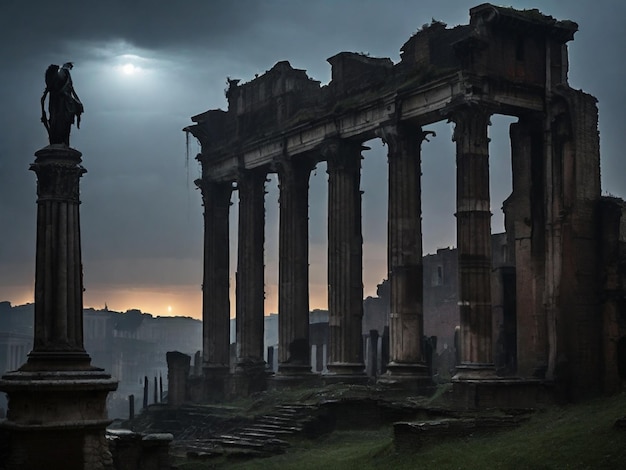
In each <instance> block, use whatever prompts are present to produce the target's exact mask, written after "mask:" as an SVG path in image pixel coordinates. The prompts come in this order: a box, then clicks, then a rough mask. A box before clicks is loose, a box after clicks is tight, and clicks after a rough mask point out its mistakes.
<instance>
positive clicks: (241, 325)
mask: <svg viewBox="0 0 626 470" xmlns="http://www.w3.org/2000/svg"><path fill="white" fill-rule="evenodd" d="M265 177H266V173H265V171H264V170H243V171H242V172H241V173H240V174H239V176H238V179H237V188H238V190H239V244H238V253H237V286H236V296H237V300H236V310H237V319H236V325H237V369H238V370H239V372H246V373H248V372H249V373H252V372H254V373H256V372H258V371H259V370H262V369H263V368H264V366H265V361H264V360H263V315H264V300H265V291H264V285H263V282H264V265H263V243H264V240H265V233H264V226H265Z"/></svg>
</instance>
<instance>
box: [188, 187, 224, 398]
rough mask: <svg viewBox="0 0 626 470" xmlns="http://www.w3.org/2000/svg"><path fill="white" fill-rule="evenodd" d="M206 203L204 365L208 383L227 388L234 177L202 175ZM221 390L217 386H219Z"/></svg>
mask: <svg viewBox="0 0 626 470" xmlns="http://www.w3.org/2000/svg"><path fill="white" fill-rule="evenodd" d="M196 185H197V186H198V187H199V188H200V190H201V191H202V202H203V205H204V273H203V281H202V367H203V371H204V374H205V376H206V377H207V385H209V386H210V387H211V388H217V389H221V390H223V386H221V385H220V384H217V383H215V382H216V381H219V382H221V381H222V380H223V377H224V376H225V375H227V374H228V371H229V363H230V297H229V295H230V293H229V289H230V281H229V223H228V222H229V220H228V215H229V210H230V204H231V203H230V198H231V195H232V192H233V185H232V183H231V182H230V181H227V182H222V181H210V180H207V179H199V180H197V181H196ZM216 391H217V390H216Z"/></svg>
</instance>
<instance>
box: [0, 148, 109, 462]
mask: <svg viewBox="0 0 626 470" xmlns="http://www.w3.org/2000/svg"><path fill="white" fill-rule="evenodd" d="M35 155H36V160H35V163H33V164H32V165H31V170H33V171H34V172H35V173H36V174H37V195H38V199H37V253H36V266H35V324H34V340H33V350H32V351H31V353H30V354H29V355H28V361H27V362H26V363H25V364H24V365H23V366H22V367H20V369H19V370H17V371H14V372H9V373H7V374H5V375H4V376H2V379H1V380H0V390H2V391H4V392H6V393H7V396H8V399H9V409H8V413H7V420H6V421H4V422H3V423H2V427H3V428H4V429H5V430H7V431H8V432H9V435H10V450H11V455H10V456H9V461H8V463H7V465H8V468H15V469H17V468H59V469H60V468H64V469H101V468H102V469H104V468H107V467H106V466H105V465H106V463H107V462H109V461H110V459H111V456H110V453H109V450H108V444H107V442H106V439H105V436H104V433H105V428H106V426H107V425H108V424H109V423H110V421H109V420H108V418H107V411H106V397H107V395H108V393H109V392H111V391H113V390H115V389H116V388H117V381H115V380H113V379H112V378H111V376H110V375H108V374H106V373H105V372H104V371H103V370H102V369H99V368H96V367H93V366H91V359H90V357H89V355H88V354H87V353H86V352H85V348H84V346H83V280H82V263H81V246H80V224H79V204H80V201H79V179H80V177H81V175H82V174H83V173H85V169H84V168H83V167H82V166H81V153H80V152H79V151H77V150H74V149H72V148H70V147H67V146H65V145H63V144H57V145H50V146H48V147H45V148H43V149H41V150H39V151H38V152H36V154H35Z"/></svg>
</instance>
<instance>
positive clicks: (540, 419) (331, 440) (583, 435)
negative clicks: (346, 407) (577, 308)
mask: <svg viewBox="0 0 626 470" xmlns="http://www.w3.org/2000/svg"><path fill="white" fill-rule="evenodd" d="M625 416H626V394H621V395H616V396H612V397H604V398H599V399H594V400H592V401H588V402H585V403H580V404H576V405H569V406H565V407H554V408H551V409H549V410H546V411H539V412H536V413H535V414H533V415H532V417H531V418H530V419H529V420H528V421H527V422H525V423H524V424H522V425H521V427H519V428H516V429H512V430H507V431H502V432H500V433H497V434H482V435H481V434H477V435H472V436H470V437H466V438H450V439H446V440H442V442H440V443H436V444H433V445H430V446H428V447H425V448H423V449H422V450H420V451H419V452H417V451H416V452H404V453H398V452H396V451H395V449H394V446H393V441H392V433H393V429H392V427H391V426H385V427H382V428H380V429H377V430H361V431H359V430H351V431H335V432H333V433H331V434H328V435H325V436H322V437H321V438H318V439H315V440H306V439H302V440H298V441H297V442H294V445H293V446H292V447H291V448H289V449H288V450H287V453H285V454H282V455H277V456H274V457H270V458H265V459H254V460H250V461H244V462H236V461H232V460H231V461H228V462H222V463H221V465H220V464H218V466H220V467H221V466H222V465H224V467H227V468H232V469H281V470H286V469H297V470H306V469H329V470H330V469H333V470H334V469H359V470H361V469H363V470H365V469H381V468H382V469H390V470H391V469H393V470H396V469H415V468H428V469H533V470H534V469H620V468H626V429H624V428H618V427H616V426H615V422H616V420H617V419H619V418H623V417H625ZM216 463H217V462H213V463H211V464H209V463H208V462H207V463H201V462H189V463H186V464H182V465H180V467H179V468H180V469H181V470H192V469H194V470H196V469H197V470H199V469H204V468H215V467H213V465H215V464H216Z"/></svg>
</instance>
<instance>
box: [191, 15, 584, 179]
mask: <svg viewBox="0 0 626 470" xmlns="http://www.w3.org/2000/svg"><path fill="white" fill-rule="evenodd" d="M502 25H505V26H506V28H502ZM577 27H578V26H577V24H576V23H574V22H571V21H557V20H555V19H554V18H552V17H550V16H546V15H543V14H541V13H539V11H538V10H524V11H520V10H514V9H512V8H503V7H496V6H493V5H490V4H482V5H479V6H477V7H474V8H472V9H471V10H470V23H469V24H468V25H460V26H456V27H454V28H450V29H448V28H446V26H445V25H444V24H443V23H441V22H436V21H434V22H433V23H431V25H429V26H428V27H426V28H422V29H420V30H419V31H418V32H417V33H416V34H415V35H413V36H412V37H411V38H410V39H409V40H408V41H407V42H406V43H405V44H404V45H403V46H402V48H401V52H402V57H401V60H400V62H399V63H397V64H393V63H392V62H391V60H390V59H388V58H382V59H381V58H371V57H369V56H367V55H364V54H361V53H351V52H340V53H338V54H336V55H335V56H333V57H331V58H329V59H328V61H329V62H330V63H331V65H332V76H333V79H332V80H331V82H330V83H329V84H328V85H326V86H323V87H320V85H319V82H318V81H315V80H312V79H311V78H309V77H308V76H307V75H306V72H305V71H304V70H300V69H293V68H292V67H291V65H290V64H289V62H286V61H281V62H278V63H277V64H276V65H275V66H274V67H272V69H271V70H270V71H268V72H267V73H266V74H263V75H261V76H258V77H256V78H255V79H253V80H252V81H250V82H248V83H245V84H242V85H240V84H239V80H229V84H230V88H229V89H228V90H227V97H228V100H229V106H228V111H223V110H219V109H214V110H210V111H206V112H204V113H201V114H198V115H196V116H193V117H192V121H193V122H195V124H194V125H191V126H188V127H186V128H185V129H184V130H185V131H186V132H189V133H191V134H192V135H194V136H195V137H196V138H197V139H198V140H199V141H200V143H201V145H202V154H201V155H200V156H199V160H200V161H201V162H202V163H203V166H204V167H205V168H204V170H206V171H205V174H211V175H212V176H214V177H216V178H218V179H221V178H230V177H232V175H230V174H229V173H230V171H229V170H228V167H231V168H232V167H241V165H242V164H243V166H244V168H251V167H256V166H260V165H264V164H268V163H271V161H272V159H273V158H276V157H277V156H281V155H284V154H285V153H286V154H289V155H294V154H297V153H301V152H306V151H310V150H313V149H314V147H315V146H316V145H318V144H319V143H320V142H321V141H323V140H324V139H326V138H328V137H342V138H355V139H363V140H368V139H369V138H373V137H376V136H377V135H378V133H379V132H378V129H379V128H380V126H382V125H385V123H393V122H397V121H406V120H411V121H414V122H415V124H417V125H425V124H430V123H433V122H438V121H441V120H445V119H447V118H448V117H449V114H450V112H452V111H453V110H454V109H455V108H457V107H458V106H460V105H464V104H468V103H473V104H483V105H486V106H488V107H489V108H490V109H492V111H493V112H494V113H498V114H510V115H513V116H516V115H520V114H523V113H528V112H542V111H543V110H544V109H545V99H546V90H548V88H551V87H553V86H556V85H558V84H564V85H567V61H566V60H565V61H563V62H561V61H559V62H558V63H555V62H554V59H553V58H551V57H547V54H548V51H549V50H550V47H551V48H552V50H553V51H557V50H558V48H563V47H565V46H564V44H565V43H566V42H567V41H569V40H570V39H572V37H573V34H574V32H575V31H576V30H577ZM553 55H554V54H553ZM566 55H567V54H566V52H565V53H564V54H560V56H562V57H566ZM517 56H519V57H517ZM503 58H504V59H506V60H502V59H503ZM548 59H549V60H552V61H553V62H551V68H552V70H550V71H549V73H548V71H547V69H546V61H547V60H548ZM549 81H551V83H548V82H549ZM220 155H221V156H220ZM235 155H238V156H237V157H235ZM242 156H243V157H242Z"/></svg>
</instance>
